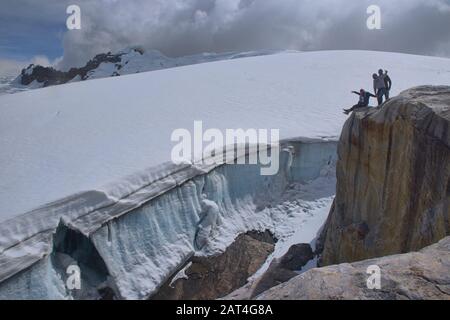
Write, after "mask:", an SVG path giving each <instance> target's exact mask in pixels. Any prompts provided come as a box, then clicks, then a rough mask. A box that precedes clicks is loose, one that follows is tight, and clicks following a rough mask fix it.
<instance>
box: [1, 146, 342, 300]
mask: <svg viewBox="0 0 450 320" xmlns="http://www.w3.org/2000/svg"><path fill="white" fill-rule="evenodd" d="M336 148H337V143H336V142H335V141H326V140H308V139H298V140H295V141H289V142H285V143H283V144H282V152H281V153H280V170H279V172H278V174H276V175H273V176H262V175H260V166H259V165H238V164H225V165H221V166H219V167H216V168H214V169H212V170H211V171H209V172H196V173H195V174H194V175H193V176H192V177H190V176H187V177H186V178H185V179H179V181H180V182H178V183H177V184H176V186H175V187H171V188H168V189H167V190H166V191H165V192H164V193H162V194H156V195H155V197H153V198H152V199H151V200H148V201H142V203H138V205H135V203H134V202H133V201H132V199H138V198H139V193H141V194H143V193H144V192H148V186H147V187H146V188H142V189H139V188H137V189H135V190H134V191H133V193H130V194H129V195H128V196H127V197H124V198H122V199H121V202H120V205H119V209H117V203H114V201H112V202H111V200H110V199H109V200H108V199H106V200H105V199H103V202H102V205H101V206H99V207H98V208H97V207H95V206H94V207H95V209H96V210H95V211H92V212H94V213H91V214H88V213H87V212H91V211H86V212H84V211H83V212H82V213H80V211H79V210H74V209H73V207H74V206H75V207H76V206H77V203H78V202H77V201H75V202H74V203H75V204H73V203H72V202H71V204H70V206H68V205H67V202H64V206H63V208H64V210H66V211H67V210H69V209H70V210H71V211H70V212H77V213H76V214H73V213H72V214H62V215H61V216H60V217H58V223H57V226H56V227H55V228H52V226H53V225H48V226H47V227H46V228H44V227H42V228H41V229H36V232H34V233H33V234H32V235H29V236H28V237H23V238H21V239H19V240H20V241H17V242H15V243H13V242H11V240H10V239H11V237H10V238H9V241H10V242H9V243H13V245H11V246H10V247H8V246H7V245H6V244H5V245H4V247H3V248H0V249H1V250H2V251H0V253H1V254H0V264H1V265H5V266H7V267H6V268H5V270H6V271H3V274H0V299H97V298H101V297H104V296H105V295H107V294H108V293H109V294H113V295H114V296H115V297H117V298H122V299H145V298H147V297H149V296H150V295H152V294H153V293H154V292H155V291H156V290H157V289H158V288H159V286H160V285H161V284H162V283H164V282H165V281H166V280H167V279H168V278H169V277H170V276H171V275H173V274H174V272H176V271H177V270H178V269H179V268H180V267H181V266H183V264H184V263H185V262H186V261H187V260H188V259H189V258H190V257H192V255H194V254H196V255H212V254H215V253H218V252H220V251H222V250H224V249H225V248H226V247H227V246H229V245H230V244H231V243H232V242H233V240H234V239H235V237H236V236H237V235H239V234H240V233H243V232H246V231H249V230H260V231H264V230H267V229H268V230H271V231H272V232H273V233H274V234H275V235H276V236H277V237H282V236H283V233H286V230H287V229H289V227H290V228H291V229H292V230H291V231H293V230H295V226H286V224H287V223H289V220H288V219H289V216H290V215H293V214H294V213H292V212H293V211H292V210H293V209H292V208H289V206H286V205H285V204H284V202H283V201H284V200H285V199H287V198H289V197H290V198H292V199H294V198H295V199H296V201H300V200H302V199H301V198H302V197H303V198H304V199H303V200H305V201H314V200H317V199H319V198H326V197H331V196H332V195H333V194H334V187H335V186H334V182H335V180H334V166H335V161H336ZM322 180H323V181H322ZM158 181H159V180H158ZM311 181H316V182H317V181H321V182H320V183H316V184H314V183H312V184H311ZM308 185H310V186H309V189H314V192H306V191H307V189H308ZM305 190H306V191H305ZM204 197H206V199H208V201H212V202H213V203H214V204H215V205H216V206H217V207H218V208H219V214H220V221H221V223H220V224H219V225H218V226H217V227H215V228H213V229H212V231H211V233H210V235H209V239H208V242H207V244H206V246H204V247H203V248H202V249H201V250H196V247H195V245H194V243H195V237H196V233H197V231H198V224H199V221H201V219H202V215H203V214H204V212H203V211H202V206H201V201H202V199H203V198H204ZM75 199H76V197H75ZM144 199H145V197H144ZM71 200H73V198H71ZM127 201H128V202H129V203H128V204H130V203H133V205H128V206H127ZM110 202H111V203H110ZM305 203H306V205H305V206H304V207H302V208H300V209H301V210H303V211H304V212H307V208H308V206H309V204H308V203H307V202H305ZM110 207H113V208H115V209H114V210H112V209H110ZM50 208H51V207H50ZM58 210H62V209H61V208H59V209H58ZM83 210H87V209H83ZM108 210H109V211H108ZM120 210H122V212H120V214H115V213H117V212H119V211H120ZM47 211H48V210H47ZM55 212H57V210H55ZM99 212H100V213H99ZM111 212H113V213H114V214H113V213H111ZM101 213H103V214H109V216H110V217H111V218H110V219H100V220H99V219H98V215H100V214H101ZM96 215H97V216H96ZM80 219H81V220H80ZM80 221H81V222H80ZM93 226H95V227H93ZM20 228H25V227H24V226H18V227H17V229H20ZM46 229H48V230H46ZM8 230H9V231H10V230H11V228H9V229H8ZM27 242H28V245H25V243H27ZM19 249H20V250H19ZM15 254H16V255H17V257H15V256H14V255H15ZM24 257H27V259H24ZM31 257H32V258H31ZM15 259H16V260H15ZM14 261H16V262H17V263H15V262H14ZM22 262H23V263H22ZM70 265H77V266H78V267H79V269H80V276H81V289H71V288H70V286H69V285H68V282H70V281H71V274H69V273H67V267H68V266H70Z"/></svg>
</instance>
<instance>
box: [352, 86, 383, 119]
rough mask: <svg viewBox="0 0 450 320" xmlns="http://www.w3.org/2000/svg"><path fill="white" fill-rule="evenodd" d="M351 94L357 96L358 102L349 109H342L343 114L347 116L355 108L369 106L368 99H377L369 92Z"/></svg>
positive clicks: (362, 90) (361, 91)
mask: <svg viewBox="0 0 450 320" xmlns="http://www.w3.org/2000/svg"><path fill="white" fill-rule="evenodd" d="M352 93H354V94H357V95H359V101H358V103H357V104H355V105H354V106H353V107H351V108H350V109H344V113H345V114H349V113H350V112H352V111H353V110H355V109H357V108H363V107H367V106H368V105H369V100H370V98H377V96H376V95H374V94H371V93H370V92H368V91H366V90H364V89H361V90H359V92H357V91H352Z"/></svg>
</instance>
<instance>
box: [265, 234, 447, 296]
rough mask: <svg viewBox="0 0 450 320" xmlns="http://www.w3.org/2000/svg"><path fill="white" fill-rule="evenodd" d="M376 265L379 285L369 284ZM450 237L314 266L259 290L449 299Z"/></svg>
mask: <svg viewBox="0 0 450 320" xmlns="http://www.w3.org/2000/svg"><path fill="white" fill-rule="evenodd" d="M371 266H377V267H378V268H379V271H380V273H379V275H380V282H379V284H380V286H379V288H376V287H373V286H368V285H367V283H368V281H369V282H370V283H372V282H371V279H370V277H372V276H373V274H370V273H368V271H369V270H370V268H369V267H371ZM449 270H450V237H446V238H444V239H443V240H441V241H440V242H439V243H437V244H434V245H432V246H429V247H427V248H425V249H422V250H421V251H419V252H410V253H405V254H399V255H392V256H387V257H382V258H376V259H370V260H364V261H360V262H354V263H343V264H339V265H333V266H327V267H323V268H315V269H310V270H309V271H306V272H305V273H303V274H301V275H299V276H296V277H295V278H292V279H291V280H289V281H288V282H286V283H283V284H280V285H278V286H276V287H273V288H271V289H269V290H267V291H266V292H264V293H262V294H261V295H259V296H258V297H257V299H264V300H329V299H331V300H341V299H361V300H369V299H370V300H372V299H376V300H417V299H444V300H450V272H449Z"/></svg>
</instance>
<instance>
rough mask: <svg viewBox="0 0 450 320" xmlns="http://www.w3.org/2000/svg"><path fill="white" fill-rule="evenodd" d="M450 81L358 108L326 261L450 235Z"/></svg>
mask: <svg viewBox="0 0 450 320" xmlns="http://www.w3.org/2000/svg"><path fill="white" fill-rule="evenodd" d="M449 122H450V87H444V86H440V87H433V86H422V87H417V88H413V89H410V90H407V91H404V92H402V93H401V94H400V95H399V96H397V97H395V98H393V99H391V100H390V101H388V102H386V103H385V104H384V105H383V106H382V107H381V108H367V109H365V110H363V111H360V112H354V113H353V114H352V115H351V117H350V118H349V119H348V120H347V122H346V123H345V125H344V128H343V131H342V134H341V138H340V141H339V146H338V162H337V169H336V174H337V188H336V189H337V191H336V198H335V203H334V205H333V207H332V210H331V212H330V216H329V218H328V220H327V223H326V226H325V228H324V231H323V233H322V235H321V239H320V241H319V244H318V246H319V248H320V247H322V248H323V253H322V258H321V265H330V264H337V263H342V262H352V261H357V260H363V259H368V258H373V257H381V256H385V255H390V254H397V253H406V252H410V251H414V250H419V249H421V248H423V247H425V246H427V245H430V244H432V243H435V242H437V241H439V240H440V239H442V238H444V237H445V236H447V235H450V210H449V198H450V130H449Z"/></svg>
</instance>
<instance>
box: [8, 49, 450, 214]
mask: <svg viewBox="0 0 450 320" xmlns="http://www.w3.org/2000/svg"><path fill="white" fill-rule="evenodd" d="M380 67H382V68H384V69H388V70H389V72H390V75H391V77H392V80H393V82H394V86H393V92H392V95H395V94H396V93H398V92H399V91H401V90H403V89H406V88H409V87H411V86H414V85H419V84H445V83H449V82H450V60H448V59H442V58H431V57H421V56H413V55H404V54H394V53H382V52H363V51H329V52H325V51H324V52H310V53H282V54H277V55H269V56H262V57H252V58H244V59H237V60H231V61H219V62H214V63H206V64H200V65H195V66H186V67H179V68H173V69H166V70H160V71H154V72H149V73H142V74H137V75H129V76H124V77H119V78H108V79H100V80H95V81H88V82H79V83H72V84H67V85H62V86H55V87H50V88H44V89H38V90H33V91H28V92H23V93H18V94H14V95H4V96H1V97H0V110H1V115H2V116H1V117H0V149H1V150H2V152H1V153H0V177H1V179H0V221H4V220H6V219H8V218H11V217H13V216H15V215H17V214H20V213H24V212H26V211H28V210H31V209H33V208H35V207H37V206H40V205H43V204H45V203H48V202H50V201H54V200H57V199H59V198H62V197H65V196H69V195H71V194H74V193H76V192H80V191H84V190H93V189H94V190H98V189H102V190H105V188H104V187H103V186H104V185H105V184H108V183H110V182H114V181H117V180H120V179H121V178H122V177H124V176H127V175H129V174H131V173H133V172H135V171H140V170H143V169H144V168H149V167H152V166H156V165H160V164H161V163H164V162H166V161H168V160H170V154H171V148H172V147H173V145H174V144H173V143H171V141H170V137H171V133H172V132H173V130H174V129H177V128H186V129H189V130H193V121H194V120H202V121H203V125H204V127H205V129H206V128H219V129H225V128H244V129H246V128H276V129H280V134H281V137H282V138H291V137H299V136H305V137H337V136H338V135H339V132H340V129H341V126H342V124H343V122H344V120H345V119H346V117H345V116H344V115H343V114H342V108H343V107H347V106H349V105H352V104H353V103H354V102H355V100H356V99H357V97H356V96H355V95H353V94H351V93H350V90H355V89H358V88H360V87H364V88H367V89H370V88H371V87H372V83H371V77H370V75H371V74H372V73H373V72H374V71H375V70H377V69H378V68H380Z"/></svg>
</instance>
